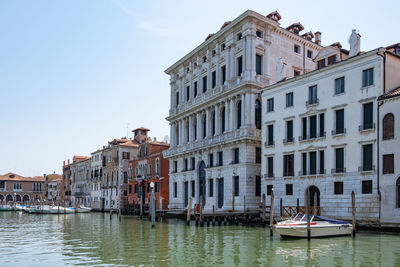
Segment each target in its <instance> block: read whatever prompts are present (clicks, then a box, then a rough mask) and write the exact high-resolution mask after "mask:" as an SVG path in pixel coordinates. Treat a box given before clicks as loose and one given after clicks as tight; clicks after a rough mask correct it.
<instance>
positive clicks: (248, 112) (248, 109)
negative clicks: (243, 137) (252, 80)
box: [245, 93, 254, 126]
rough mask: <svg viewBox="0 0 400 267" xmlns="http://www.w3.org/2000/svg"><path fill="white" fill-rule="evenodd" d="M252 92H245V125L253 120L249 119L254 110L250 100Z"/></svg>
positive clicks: (248, 124) (249, 124)
mask: <svg viewBox="0 0 400 267" xmlns="http://www.w3.org/2000/svg"><path fill="white" fill-rule="evenodd" d="M251 96H252V94H250V93H247V94H246V114H245V115H246V126H251V125H252V124H253V123H254V122H252V121H251V113H252V112H253V111H254V108H253V103H252V102H251Z"/></svg>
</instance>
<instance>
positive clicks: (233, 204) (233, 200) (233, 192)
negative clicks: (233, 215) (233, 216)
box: [232, 190, 235, 212]
mask: <svg viewBox="0 0 400 267" xmlns="http://www.w3.org/2000/svg"><path fill="white" fill-rule="evenodd" d="M233 211H235V190H232V212H233Z"/></svg>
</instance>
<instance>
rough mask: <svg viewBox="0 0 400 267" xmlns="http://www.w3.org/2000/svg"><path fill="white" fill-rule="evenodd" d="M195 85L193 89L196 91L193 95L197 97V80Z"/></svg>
mask: <svg viewBox="0 0 400 267" xmlns="http://www.w3.org/2000/svg"><path fill="white" fill-rule="evenodd" d="M193 87H194V88H193V91H194V92H193V97H196V96H197V82H194V83H193Z"/></svg>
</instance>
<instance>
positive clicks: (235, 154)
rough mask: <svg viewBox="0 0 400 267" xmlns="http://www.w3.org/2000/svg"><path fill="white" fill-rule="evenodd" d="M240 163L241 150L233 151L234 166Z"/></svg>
mask: <svg viewBox="0 0 400 267" xmlns="http://www.w3.org/2000/svg"><path fill="white" fill-rule="evenodd" d="M237 163H239V148H235V149H234V150H233V164H237Z"/></svg>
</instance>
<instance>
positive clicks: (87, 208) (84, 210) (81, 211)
mask: <svg viewBox="0 0 400 267" xmlns="http://www.w3.org/2000/svg"><path fill="white" fill-rule="evenodd" d="M91 211H92V208H89V207H85V206H79V207H78V209H77V210H76V212H78V213H88V212H91Z"/></svg>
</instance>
